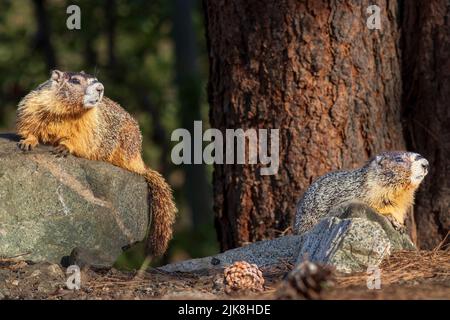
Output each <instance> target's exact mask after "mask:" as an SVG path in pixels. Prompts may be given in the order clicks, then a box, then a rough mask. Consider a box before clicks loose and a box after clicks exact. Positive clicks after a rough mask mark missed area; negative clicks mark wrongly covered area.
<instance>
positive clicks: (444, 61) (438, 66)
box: [403, 0, 450, 249]
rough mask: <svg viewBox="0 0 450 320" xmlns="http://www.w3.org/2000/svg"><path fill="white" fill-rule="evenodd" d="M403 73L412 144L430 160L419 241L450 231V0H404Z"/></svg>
mask: <svg viewBox="0 0 450 320" xmlns="http://www.w3.org/2000/svg"><path fill="white" fill-rule="evenodd" d="M404 9H405V12H404V20H403V30H404V37H403V75H404V81H403V83H404V103H403V105H404V117H405V124H406V126H405V138H406V142H407V145H408V148H409V149H411V150H414V151H417V152H419V153H421V154H422V155H424V156H425V157H426V158H427V159H428V160H429V161H430V173H429V175H428V176H427V177H426V178H425V181H424V184H423V185H422V187H421V189H420V191H419V193H418V194H417V200H416V206H415V210H414V211H415V220H416V225H417V231H418V232H417V236H418V244H419V246H420V247H421V248H422V249H433V248H435V247H436V246H438V245H439V243H440V242H441V241H442V240H443V238H444V237H445V236H446V235H447V233H448V232H449V229H450V178H449V176H450V108H449V101H450V1H449V0H429V1H405V8H404Z"/></svg>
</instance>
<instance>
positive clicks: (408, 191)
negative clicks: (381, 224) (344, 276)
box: [294, 151, 428, 234]
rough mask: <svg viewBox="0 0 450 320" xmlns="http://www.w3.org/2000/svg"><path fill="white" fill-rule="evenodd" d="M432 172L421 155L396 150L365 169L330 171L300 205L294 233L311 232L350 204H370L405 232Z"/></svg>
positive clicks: (310, 189) (298, 205)
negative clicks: (418, 192)
mask: <svg viewBox="0 0 450 320" xmlns="http://www.w3.org/2000/svg"><path fill="white" fill-rule="evenodd" d="M427 173H428V161H427V160H426V159H425V158H424V157H422V156H421V155H420V154H417V153H412V152H402V151H393V152H386V153H382V154H380V155H378V156H376V157H375V158H373V159H372V160H370V161H369V162H368V163H367V164H366V165H364V166H363V167H362V168H359V169H355V170H349V171H336V172H330V173H328V174H326V175H324V176H322V177H320V178H319V179H317V180H316V181H315V182H314V183H313V184H312V185H311V186H310V187H309V188H308V189H307V190H306V192H305V194H304V195H303V197H302V198H301V199H300V201H299V202H298V204H297V210H296V215H295V223H294V232H296V233H298V234H301V233H304V232H306V231H308V230H310V229H311V228H312V227H313V226H315V225H316V224H317V223H318V222H319V221H320V220H321V219H322V218H325V217H327V216H329V215H330V210H331V209H333V208H335V207H337V206H339V205H343V204H346V203H351V202H359V203H363V204H365V205H368V206H369V207H371V208H372V209H374V210H375V211H376V212H378V213H379V214H381V215H383V216H386V217H387V218H389V220H391V222H392V224H393V225H394V227H396V229H404V221H405V218H406V214H407V212H408V209H409V208H410V207H411V206H412V205H413V202H414V193H415V191H416V190H417V188H418V187H419V184H420V183H421V182H422V180H423V178H424V177H425V176H426V174H427Z"/></svg>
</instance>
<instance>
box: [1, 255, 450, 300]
mask: <svg viewBox="0 0 450 320" xmlns="http://www.w3.org/2000/svg"><path fill="white" fill-rule="evenodd" d="M291 268H292V266H290V265H288V264H284V263H280V266H279V267H277V268H275V269H270V270H264V269H262V271H263V275H264V279H265V289H264V291H263V292H255V293H249V292H246V293H239V292H237V293H235V294H232V295H228V294H226V293H225V292H224V288H223V273H222V271H220V270H216V271H205V272H203V273H197V274H192V273H189V274H188V273H165V272H161V271H159V270H158V269H150V270H148V271H147V272H122V271H118V270H115V269H109V270H105V269H104V270H99V269H97V270H93V269H91V268H87V269H86V268H85V269H83V270H82V272H81V288H80V289H79V290H69V289H67V287H66V280H67V277H68V275H66V270H65V269H64V268H61V267H60V266H59V265H55V264H49V263H37V264H33V263H30V262H25V261H17V260H11V259H9V260H6V259H3V260H0V299H56V300H59V299H276V298H277V297H278V296H280V294H279V293H280V290H283V289H282V284H283V281H284V280H283V277H284V275H285V274H286V273H287V272H289V271H290V269H291ZM380 270H381V288H380V289H378V290H377V289H373V290H369V289H368V288H367V283H366V282H367V274H365V273H360V274H352V275H341V274H334V277H333V279H332V281H331V282H330V283H329V284H327V285H326V287H325V288H324V289H323V290H322V292H321V295H320V298H321V299H450V251H449V250H446V251H442V250H440V251H420V252H398V253H396V254H394V255H392V256H391V257H390V258H389V259H387V260H385V261H384V262H383V263H382V265H381V268H380ZM294 298H297V299H302V298H304V297H303V296H302V295H300V294H299V295H298V296H296V297H294Z"/></svg>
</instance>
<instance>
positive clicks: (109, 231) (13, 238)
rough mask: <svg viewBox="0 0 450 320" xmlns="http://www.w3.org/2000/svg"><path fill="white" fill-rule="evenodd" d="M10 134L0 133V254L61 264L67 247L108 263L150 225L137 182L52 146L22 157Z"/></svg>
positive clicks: (144, 189) (140, 181)
mask: <svg viewBox="0 0 450 320" xmlns="http://www.w3.org/2000/svg"><path fill="white" fill-rule="evenodd" d="M17 141H18V138H17V137H16V136H14V135H8V134H1V135H0V257H13V256H18V255H19V256H21V257H23V259H26V260H32V261H49V262H54V263H60V262H61V260H62V259H63V258H67V257H68V256H70V254H71V252H72V249H74V248H86V250H89V251H92V252H100V253H101V255H98V256H97V257H96V258H97V261H96V263H99V264H102V265H112V263H113V262H114V261H115V260H116V258H117V257H118V255H120V254H121V252H122V248H123V247H127V246H129V245H131V244H133V243H135V242H138V241H141V240H142V239H143V238H144V237H145V235H146V231H147V226H148V224H149V215H148V212H149V211H148V210H149V208H148V202H147V201H148V200H147V199H148V190H147V184H146V182H145V180H144V178H142V177H140V176H138V175H136V174H133V173H130V172H128V171H125V170H122V169H120V168H118V167H115V166H113V165H110V164H108V163H104V162H99V161H89V160H86V159H81V158H76V157H73V156H68V157H67V158H57V157H55V156H54V155H52V154H51V153H50V151H51V147H47V146H42V145H41V146H39V147H37V148H36V149H35V150H34V151H31V152H27V153H24V152H22V151H20V150H19V149H18V148H17V146H16V143H17Z"/></svg>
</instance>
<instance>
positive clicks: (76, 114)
mask: <svg viewBox="0 0 450 320" xmlns="http://www.w3.org/2000/svg"><path fill="white" fill-rule="evenodd" d="M103 93H104V87H103V85H102V84H101V83H100V82H99V81H98V80H97V79H96V78H95V77H94V76H92V75H89V74H86V73H84V72H79V73H76V72H62V71H58V70H55V71H53V72H52V74H51V77H50V79H49V80H47V81H46V82H44V83H42V84H41V85H40V86H38V88H36V90H33V91H32V92H30V93H29V94H28V95H27V96H25V97H24V98H23V99H22V101H21V102H20V103H19V108H18V111H17V133H18V134H19V135H20V136H21V137H22V138H23V139H22V140H21V141H20V142H19V147H20V148H21V149H22V150H25V151H26V150H31V149H32V148H34V147H36V146H37V145H38V144H39V143H45V144H51V145H53V146H55V149H54V152H55V153H56V154H57V155H61V156H65V155H67V154H69V153H70V154H73V155H75V156H77V157H82V158H86V159H90V160H100V161H106V162H109V163H112V164H113V165H116V166H118V167H121V168H124V169H126V170H129V171H132V172H135V173H138V174H140V175H142V176H144V177H145V179H146V180H147V182H148V184H149V192H150V194H151V204H150V206H151V212H152V222H151V229H150V234H149V242H148V248H149V249H150V250H151V251H152V253H153V254H154V255H161V254H163V253H164V252H165V250H166V249H167V245H168V242H169V240H170V239H171V237H172V226H173V223H174V221H175V215H176V211H177V210H176V207H175V204H174V202H173V197H172V190H171V188H170V187H169V185H168V184H167V183H166V181H165V180H164V178H163V177H162V176H161V175H160V174H159V173H158V172H156V171H154V170H151V169H149V168H147V167H146V166H145V164H144V161H143V160H142V156H141V150H142V136H141V132H140V130H139V126H138V123H137V122H136V120H134V119H133V118H132V117H131V116H130V115H129V114H128V113H127V112H126V111H125V110H124V109H122V107H121V106H120V105H119V104H117V103H115V102H114V101H112V100H110V99H108V98H107V97H104V96H103Z"/></svg>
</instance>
